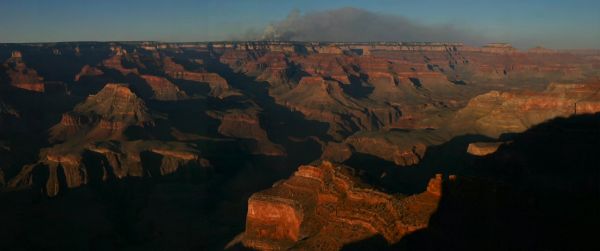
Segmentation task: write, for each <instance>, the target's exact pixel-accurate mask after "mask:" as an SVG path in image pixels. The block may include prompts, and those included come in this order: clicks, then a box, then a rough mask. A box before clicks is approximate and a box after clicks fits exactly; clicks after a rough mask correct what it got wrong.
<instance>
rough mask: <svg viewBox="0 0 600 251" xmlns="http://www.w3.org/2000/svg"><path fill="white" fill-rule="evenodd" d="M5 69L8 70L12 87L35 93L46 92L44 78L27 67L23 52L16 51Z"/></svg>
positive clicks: (7, 61) (6, 63)
mask: <svg viewBox="0 0 600 251" xmlns="http://www.w3.org/2000/svg"><path fill="white" fill-rule="evenodd" d="M4 67H5V68H6V69H7V70H6V74H7V75H8V77H9V78H10V84H11V85H12V86H14V87H17V88H21V89H25V90H29V91H34V92H44V89H45V87H44V78H42V77H40V76H39V75H38V74H37V72H36V71H35V70H34V69H31V68H28V67H27V65H26V64H25V62H24V61H23V58H22V54H21V52H19V51H14V52H13V53H12V56H11V57H10V58H9V59H8V60H6V62H4Z"/></svg>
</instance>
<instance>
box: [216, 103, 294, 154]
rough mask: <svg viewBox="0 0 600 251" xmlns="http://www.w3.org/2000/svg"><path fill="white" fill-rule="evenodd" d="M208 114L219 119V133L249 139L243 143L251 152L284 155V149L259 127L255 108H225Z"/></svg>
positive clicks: (257, 113)
mask: <svg viewBox="0 0 600 251" xmlns="http://www.w3.org/2000/svg"><path fill="white" fill-rule="evenodd" d="M208 113H209V114H208V115H209V116H211V117H213V118H216V119H218V120H220V121H221V124H220V125H219V129H218V130H219V133H220V134H222V135H225V136H228V137H233V138H239V139H251V140H253V141H252V142H246V143H244V145H245V146H246V148H248V150H249V152H251V153H253V154H262V155H267V156H282V155H286V152H285V149H284V148H283V147H282V146H280V145H277V144H274V143H273V142H271V141H270V140H269V137H268V136H267V132H266V131H265V130H264V129H263V128H262V127H261V125H260V120H259V112H258V111H257V110H255V109H246V110H227V111H225V112H212V111H211V112H208Z"/></svg>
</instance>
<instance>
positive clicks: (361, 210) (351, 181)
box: [242, 162, 442, 250]
mask: <svg viewBox="0 0 600 251" xmlns="http://www.w3.org/2000/svg"><path fill="white" fill-rule="evenodd" d="M441 186H442V177H441V175H438V176H436V177H435V178H433V179H432V180H431V181H430V182H429V185H428V187H427V190H426V191H425V192H423V193H421V194H417V195H413V196H409V197H401V196H394V195H389V194H386V193H383V192H380V191H378V190H376V189H373V188H371V187H369V186H368V185H366V184H365V183H362V182H361V181H360V180H359V179H358V178H357V177H356V176H355V174H354V172H353V170H352V169H349V168H347V167H344V166H336V165H334V164H332V163H329V162H323V163H321V164H320V165H318V166H312V165H308V166H300V167H299V168H298V171H296V173H295V174H294V175H293V176H292V177H290V178H289V179H287V180H284V181H281V182H278V183H276V184H275V185H274V186H273V187H272V188H270V189H267V190H265V191H261V192H259V193H256V194H254V195H252V197H250V199H249V200H248V214H247V217H246V231H245V232H244V234H243V237H242V242H243V244H244V245H245V246H247V247H250V248H254V249H258V250H284V249H301V250H315V249H318V250H339V249H341V248H342V247H343V246H344V245H345V244H349V243H352V242H356V241H360V240H364V239H367V238H369V237H373V236H375V235H381V236H382V237H383V238H384V239H385V240H386V241H387V242H388V243H390V244H393V243H396V242H398V241H399V240H400V239H401V238H402V237H403V236H405V235H406V234H409V233H411V232H414V231H416V230H418V229H422V228H425V227H427V225H428V221H429V218H430V216H431V215H432V213H433V212H434V211H435V210H436V208H437V205H438V202H439V200H440V195H441V192H442V189H441Z"/></svg>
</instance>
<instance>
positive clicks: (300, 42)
mask: <svg viewBox="0 0 600 251" xmlns="http://www.w3.org/2000/svg"><path fill="white" fill-rule="evenodd" d="M247 42H253V43H290V44H292V43H298V44H308V43H323V44H376V43H379V44H385V43H396V44H411V43H413V44H429V43H430V44H455V45H463V46H472V47H485V46H486V45H490V44H507V45H510V46H513V45H512V43H510V42H489V43H485V44H483V45H470V44H466V43H464V42H449V41H448V42H431V41H354V42H348V41H298V40H292V41H283V40H206V41H169V42H167V41H158V40H80V41H76V40H72V41H54V42H0V45H45V44H73V43H123V44H127V43H135V44H142V43H157V44H209V43H247ZM513 48H517V49H521V48H518V47H514V46H513ZM533 48H544V49H551V50H556V51H565V50H577V51H581V50H600V47H598V48H560V49H557V48H551V47H545V46H543V45H537V46H533V47H527V48H526V49H533ZM526 49H525V50H526Z"/></svg>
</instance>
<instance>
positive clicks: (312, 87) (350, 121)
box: [275, 77, 400, 138]
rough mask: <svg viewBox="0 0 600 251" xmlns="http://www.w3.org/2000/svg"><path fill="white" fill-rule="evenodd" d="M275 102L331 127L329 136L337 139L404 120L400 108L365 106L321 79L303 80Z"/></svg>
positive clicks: (335, 84)
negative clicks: (401, 117) (400, 119)
mask: <svg viewBox="0 0 600 251" xmlns="http://www.w3.org/2000/svg"><path fill="white" fill-rule="evenodd" d="M275 98H276V100H277V102H279V103H282V104H284V105H285V106H287V107H289V108H290V109H292V110H294V111H299V112H301V113H302V114H304V115H305V116H306V117H307V118H309V119H313V120H318V121H323V122H327V123H329V124H330V128H329V134H330V135H332V136H334V137H336V138H341V137H343V136H344V135H348V134H349V133H352V132H354V131H357V130H371V129H373V128H377V127H379V126H382V125H383V124H385V123H393V122H394V121H397V120H398V119H399V117H400V111H399V109H398V108H397V107H394V106H392V105H378V104H375V103H367V102H361V101H359V100H356V99H354V98H352V97H349V96H347V95H345V94H344V91H343V89H342V87H341V86H340V84H339V83H338V82H336V81H330V80H325V79H323V78H321V77H303V78H302V80H300V83H299V84H298V85H297V86H296V87H294V88H293V89H292V90H290V91H289V92H287V93H285V94H283V95H279V96H275Z"/></svg>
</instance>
